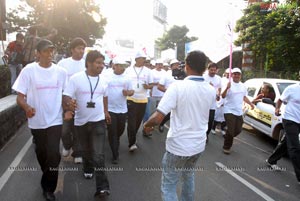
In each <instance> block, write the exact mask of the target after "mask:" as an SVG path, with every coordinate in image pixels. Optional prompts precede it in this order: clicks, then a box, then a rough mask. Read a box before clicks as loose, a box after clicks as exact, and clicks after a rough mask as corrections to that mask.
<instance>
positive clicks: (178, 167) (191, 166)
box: [161, 152, 200, 201]
mask: <svg viewBox="0 0 300 201" xmlns="http://www.w3.org/2000/svg"><path fill="white" fill-rule="evenodd" d="M199 157H200V153H199V154H195V155H193V156H187V157H185V156H176V155H174V154H172V153H170V152H166V153H165V154H164V156H163V159H162V168H163V172H162V178H161V192H162V200H163V201H178V197H177V193H176V187H177V183H178V182H179V180H180V179H182V189H181V196H180V201H193V200H194V193H195V181H194V177H195V176H194V172H195V166H196V163H197V160H198V158H199Z"/></svg>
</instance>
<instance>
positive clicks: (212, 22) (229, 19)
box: [6, 0, 245, 48]
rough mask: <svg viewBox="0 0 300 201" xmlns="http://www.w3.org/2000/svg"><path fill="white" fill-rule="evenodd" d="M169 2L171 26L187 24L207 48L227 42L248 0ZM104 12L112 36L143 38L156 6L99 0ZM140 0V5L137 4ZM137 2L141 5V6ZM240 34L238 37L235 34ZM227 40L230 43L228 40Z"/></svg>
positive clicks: (14, 0) (129, 0)
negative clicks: (231, 26) (143, 17)
mask: <svg viewBox="0 0 300 201" xmlns="http://www.w3.org/2000/svg"><path fill="white" fill-rule="evenodd" d="M19 1H20V0H7V1H6V3H7V8H9V7H14V6H16V4H17V3H18V2H19ZM161 1H162V2H163V3H164V4H165V5H167V8H168V10H167V12H168V13H167V15H168V16H167V20H168V25H169V27H171V26H173V25H179V26H182V25H185V26H186V27H187V28H188V29H189V30H190V31H189V33H188V36H196V37H198V38H199V41H200V43H201V44H202V46H203V47H205V48H208V47H209V46H215V45H216V44H219V43H220V42H222V43H224V41H226V40H227V43H228V38H226V36H225V35H226V34H224V33H226V26H227V25H228V24H229V23H233V24H234V22H235V21H236V20H237V19H239V18H240V17H241V16H242V9H243V8H244V7H245V1H244V0H184V1H182V0H161ZM98 2H99V4H100V5H101V7H100V9H101V10H100V11H101V13H102V14H103V15H104V16H105V17H106V18H107V21H108V24H107V27H106V32H107V35H109V36H110V37H112V38H117V37H121V38H126V37H131V38H134V39H135V40H143V39H144V38H145V36H146V35H147V34H149V31H150V30H148V29H147V22H143V21H141V20H140V19H141V18H140V17H139V16H140V15H143V14H144V13H145V10H148V8H149V12H151V11H152V7H151V6H148V5H146V4H144V5H143V4H141V3H140V2H142V0H98ZM137 2H139V4H137ZM137 5H140V6H139V7H137ZM235 37H236V36H235ZM225 43H226V42H225Z"/></svg>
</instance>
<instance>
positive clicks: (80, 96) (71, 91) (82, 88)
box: [63, 71, 107, 126]
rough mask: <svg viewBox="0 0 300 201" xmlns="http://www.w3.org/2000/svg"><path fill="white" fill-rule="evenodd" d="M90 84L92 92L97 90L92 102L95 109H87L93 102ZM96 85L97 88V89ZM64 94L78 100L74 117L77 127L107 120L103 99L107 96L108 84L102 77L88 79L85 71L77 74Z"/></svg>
mask: <svg viewBox="0 0 300 201" xmlns="http://www.w3.org/2000/svg"><path fill="white" fill-rule="evenodd" d="M98 78H99V81H98ZM89 80H90V82H89ZM97 81H98V84H97ZM90 83H91V85H92V91H94V89H95V91H94V94H93V99H92V102H94V103H95V108H88V107H87V102H90V101H91V86H90ZM96 84H97V87H96V88H95V86H96ZM63 94H64V95H66V96H69V97H72V98H74V99H76V102H77V108H76V111H75V117H74V124H75V125H76V126H82V125H84V124H86V123H87V122H97V121H101V120H104V119H105V115H104V106H103V97H106V96H107V82H106V81H105V80H104V78H103V77H102V76H100V75H99V76H96V77H91V76H89V79H88V77H87V74H86V72H85V71H81V72H79V73H76V74H74V75H73V76H72V77H71V78H70V81H69V83H68V85H67V87H66V89H65V91H64V93H63Z"/></svg>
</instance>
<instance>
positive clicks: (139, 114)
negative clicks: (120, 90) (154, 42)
mask: <svg viewBox="0 0 300 201" xmlns="http://www.w3.org/2000/svg"><path fill="white" fill-rule="evenodd" d="M146 57H147V56H146V54H145V53H144V52H143V51H139V52H137V54H136V55H135V64H134V65H133V66H131V67H129V68H127V69H126V71H125V74H126V76H128V77H129V78H130V80H131V82H132V86H133V90H134V94H133V96H129V97H127V107H128V121H127V135H128V141H129V145H128V147H129V151H130V152H133V151H135V150H136V149H137V148H138V147H137V145H136V135H137V132H138V130H139V127H140V125H141V122H142V120H143V117H144V114H145V110H146V105H147V102H148V98H147V90H148V89H152V87H153V86H152V83H153V77H152V72H151V70H150V69H149V68H147V67H145V66H144V64H145V60H146Z"/></svg>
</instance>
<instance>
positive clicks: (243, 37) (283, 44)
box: [235, 2, 300, 72]
mask: <svg viewBox="0 0 300 201" xmlns="http://www.w3.org/2000/svg"><path fill="white" fill-rule="evenodd" d="M235 31H236V32H239V33H240V35H239V38H238V39H237V40H236V41H235V44H236V45H241V44H245V43H250V46H249V48H250V50H252V51H253V55H254V60H255V61H256V63H257V65H258V66H263V64H265V63H267V66H266V67H265V70H274V71H282V70H284V71H286V72H288V71H293V72H296V71H298V70H299V69H300V57H299V53H300V10H299V9H297V6H296V3H295V2H294V3H290V4H286V5H283V6H278V7H277V9H276V10H273V11H262V9H261V5H260V4H259V3H257V4H253V5H250V6H248V7H247V8H246V9H245V10H244V16H243V17H242V18H241V19H239V20H238V22H237V25H236V27H235Z"/></svg>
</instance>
